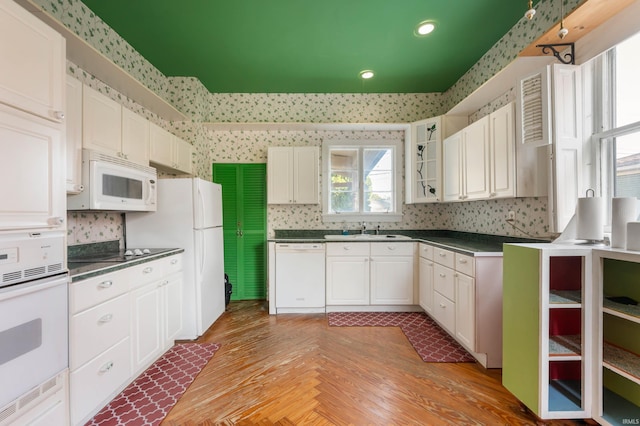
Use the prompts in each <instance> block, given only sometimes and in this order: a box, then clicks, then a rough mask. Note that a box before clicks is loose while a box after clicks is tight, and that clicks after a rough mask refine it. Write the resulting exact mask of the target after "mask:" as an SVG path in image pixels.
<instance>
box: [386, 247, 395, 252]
mask: <svg viewBox="0 0 640 426" xmlns="http://www.w3.org/2000/svg"><path fill="white" fill-rule="evenodd" d="M387 249H388V250H391V251H393V250H395V249H396V248H395V247H394V246H387Z"/></svg>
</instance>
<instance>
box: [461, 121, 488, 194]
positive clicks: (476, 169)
mask: <svg viewBox="0 0 640 426" xmlns="http://www.w3.org/2000/svg"><path fill="white" fill-rule="evenodd" d="M461 155H462V158H461V164H462V165H463V166H462V194H461V195H462V199H463V200H481V199H485V198H489V194H490V189H489V155H490V147H489V117H488V116H485V117H483V118H481V119H479V120H478V121H476V122H474V123H473V124H471V125H469V126H467V127H465V128H464V129H463V130H462V150H461Z"/></svg>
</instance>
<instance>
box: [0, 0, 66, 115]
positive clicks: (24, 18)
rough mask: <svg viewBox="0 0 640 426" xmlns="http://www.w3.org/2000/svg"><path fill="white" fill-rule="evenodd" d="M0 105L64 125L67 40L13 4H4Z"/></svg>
mask: <svg viewBox="0 0 640 426" xmlns="http://www.w3.org/2000/svg"><path fill="white" fill-rule="evenodd" d="M0 58H2V65H1V66H0V102H2V103H6V104H8V105H11V106H13V107H15V108H18V109H21V110H23V111H28V112H30V113H32V114H35V115H38V116H40V117H43V118H46V119H48V120H53V121H57V122H60V121H62V120H63V116H64V97H65V83H64V82H65V58H66V53H65V40H64V38H63V37H62V36H61V35H60V34H59V33H58V32H57V31H55V30H54V29H52V28H51V27H49V26H48V25H46V24H45V23H43V22H42V21H41V20H40V19H38V18H36V17H35V16H34V15H33V14H31V13H30V12H28V11H27V10H26V9H24V8H23V7H21V6H19V5H18V4H17V3H16V2H13V1H3V2H2V3H0Z"/></svg>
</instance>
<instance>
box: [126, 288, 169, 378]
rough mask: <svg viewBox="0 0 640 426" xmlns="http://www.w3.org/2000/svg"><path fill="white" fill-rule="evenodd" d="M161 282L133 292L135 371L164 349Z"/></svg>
mask: <svg viewBox="0 0 640 426" xmlns="http://www.w3.org/2000/svg"><path fill="white" fill-rule="evenodd" d="M161 297H162V295H161V291H160V283H158V282H152V283H150V284H147V285H145V286H144V287H141V288H138V289H136V290H134V291H132V292H131V309H132V311H131V319H132V326H131V331H132V335H131V337H132V346H133V348H132V349H133V371H138V370H140V369H141V368H144V367H146V366H147V365H149V364H150V363H151V362H153V361H154V360H155V359H156V358H157V357H158V355H160V354H161V353H162V350H163V339H162V336H163V330H162V325H163V322H162V312H163V309H162V308H163V307H162V300H161Z"/></svg>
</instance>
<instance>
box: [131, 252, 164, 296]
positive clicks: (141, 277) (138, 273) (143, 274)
mask: <svg viewBox="0 0 640 426" xmlns="http://www.w3.org/2000/svg"><path fill="white" fill-rule="evenodd" d="M162 267H163V262H162V259H160V260H154V261H152V262H146V263H141V264H140V265H136V266H132V267H131V268H129V282H130V285H129V288H130V289H134V288H138V287H141V286H143V285H145V284H148V283H150V282H153V281H157V280H159V279H160V278H162V277H163V271H162Z"/></svg>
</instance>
